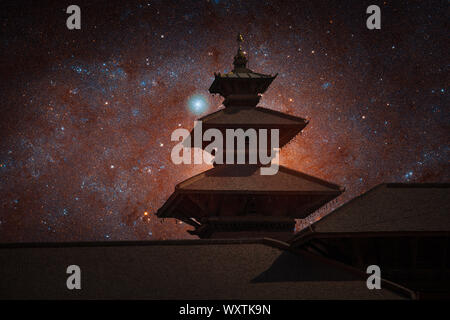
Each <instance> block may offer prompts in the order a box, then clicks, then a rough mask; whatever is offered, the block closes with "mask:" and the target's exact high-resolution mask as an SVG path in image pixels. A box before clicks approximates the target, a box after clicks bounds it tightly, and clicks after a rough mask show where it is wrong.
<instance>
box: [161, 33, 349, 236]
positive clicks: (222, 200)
mask: <svg viewBox="0 0 450 320" xmlns="http://www.w3.org/2000/svg"><path fill="white" fill-rule="evenodd" d="M242 41H243V39H242V36H241V35H239V36H238V42H239V47H238V50H237V54H236V56H235V57H234V61H233V65H234V68H233V70H232V71H231V72H229V73H225V74H220V73H218V74H214V76H215V78H214V81H213V83H212V84H211V87H210V88H209V92H210V93H212V94H220V95H221V96H222V97H223V98H224V99H225V100H224V101H223V105H224V106H225V108H223V109H221V110H219V111H217V112H214V113H211V114H209V115H206V116H204V117H202V118H200V119H199V120H201V121H202V134H203V132H205V131H206V130H208V129H210V128H214V129H218V130H220V131H221V132H222V133H223V135H224V136H226V135H225V134H224V133H225V131H226V129H235V130H236V129H242V130H244V131H246V130H248V129H254V130H256V132H258V133H259V132H260V129H267V131H269V132H270V131H271V130H273V129H278V130H279V131H278V132H279V147H280V148H281V147H283V146H284V145H286V144H287V143H288V142H289V141H290V140H291V139H293V138H294V137H295V136H296V135H297V134H298V133H300V132H301V130H303V128H305V126H306V125H307V124H308V121H307V120H305V119H303V118H300V117H295V116H292V115H288V114H284V113H281V112H278V111H274V110H270V109H267V108H262V107H258V106H257V105H258V103H259V101H260V99H261V96H262V94H263V93H264V92H266V90H267V89H268V88H269V86H270V84H271V83H272V81H273V80H274V79H275V78H276V76H277V75H267V74H261V73H256V72H254V71H252V70H250V69H249V68H247V63H248V59H247V56H246V54H245V52H244V51H243V50H242V47H241V44H240V43H241V42H242ZM258 138H259V137H258ZM258 141H259V139H258ZM269 143H270V139H269V140H268V144H269ZM223 145H224V146H226V145H227V144H226V143H224V144H223ZM233 145H234V144H233ZM202 147H203V149H205V144H204V143H203V145H202ZM250 147H251V146H250V145H249V144H248V143H247V144H246V145H245V150H244V152H245V155H246V160H247V159H249V155H250V154H251V153H252V152H257V153H258V152H259V145H257V147H256V150H250ZM234 148H235V149H234V150H233V151H234V152H235V153H234V154H235V155H236V154H237V153H238V152H239V151H240V152H242V150H236V148H237V146H234ZM267 150H269V151H273V150H270V148H269V149H267ZM227 151H228V152H230V150H226V147H225V150H223V151H222V152H223V154H226V153H227ZM269 165H270V164H269ZM263 166H267V164H263V163H261V162H259V161H258V162H257V163H256V164H249V163H247V162H246V163H245V164H219V163H215V164H214V167H213V168H212V169H210V170H207V171H205V172H202V173H200V174H198V175H196V176H194V177H191V178H189V179H187V180H185V181H183V182H181V183H179V184H178V185H177V186H175V192H174V193H173V194H172V195H171V196H170V197H169V199H168V200H167V201H166V202H165V203H164V205H163V206H162V207H161V208H160V209H159V210H158V211H157V216H158V217H159V218H176V219H179V220H181V221H183V222H185V223H187V224H189V225H191V226H193V227H194V230H192V231H189V232H190V233H191V234H194V235H197V236H198V237H200V238H216V239H217V238H261V237H271V238H275V239H280V240H286V239H289V238H290V237H292V236H293V234H294V229H295V219H303V218H305V217H307V216H308V215H310V214H311V213H313V212H314V211H316V210H317V209H318V208H320V207H322V206H323V205H324V204H326V203H327V202H329V201H331V200H332V199H334V198H335V197H337V196H338V195H340V194H341V193H342V192H343V190H344V189H343V188H341V187H339V186H338V185H335V184H333V183H330V182H327V181H324V180H321V179H319V178H316V177H313V176H310V175H307V174H305V173H302V172H299V171H295V170H292V169H288V168H286V167H283V166H279V167H278V171H277V173H276V174H273V175H263V174H261V172H260V170H261V168H262V167H263Z"/></svg>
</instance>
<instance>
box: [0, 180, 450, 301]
mask: <svg viewBox="0 0 450 320" xmlns="http://www.w3.org/2000/svg"><path fill="white" fill-rule="evenodd" d="M449 187H450V184H412V185H411V184H382V185H380V186H378V187H376V188H374V189H372V190H370V191H369V192H367V193H365V194H363V195H361V196H360V197H358V198H356V199H354V200H352V201H350V202H348V203H347V204H345V205H343V206H342V207H340V208H338V209H337V210H336V211H334V212H332V213H330V214H329V215H328V216H327V217H325V218H324V219H322V220H319V221H317V222H316V223H314V224H312V225H311V226H310V227H309V228H306V229H304V230H302V231H301V232H299V233H297V234H296V235H295V237H293V238H292V239H291V241H289V242H284V241H279V240H274V239H269V238H260V239H256V238H254V239H198V240H175V241H171V240H166V241H137V242H127V241H122V242H95V243H49V244H45V243H43V244H26V243H25V244H21V243H18V244H2V245H0V265H1V268H0V299H282V300H287V299H426V298H450V291H449V288H450V286H449V285H450V283H449V279H450V278H449V274H450V259H449V254H448V248H449V242H450V240H449V239H450V238H449V235H450V216H449V212H450V208H449V201H448V199H449V195H450V193H449V191H450V189H449ZM72 264H77V265H78V266H80V268H81V270H82V289H81V290H68V289H67V288H66V279H67V276H68V275H67V274H66V268H67V267H68V266H69V265H72ZM372 264H377V265H378V266H379V267H380V269H381V289H379V290H378V289H373V290H369V289H368V288H367V285H366V281H367V278H368V274H367V273H366V268H367V266H369V265H372Z"/></svg>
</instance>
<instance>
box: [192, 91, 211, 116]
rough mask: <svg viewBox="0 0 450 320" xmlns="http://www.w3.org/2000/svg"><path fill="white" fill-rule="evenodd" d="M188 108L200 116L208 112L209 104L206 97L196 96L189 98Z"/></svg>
mask: <svg viewBox="0 0 450 320" xmlns="http://www.w3.org/2000/svg"><path fill="white" fill-rule="evenodd" d="M188 107H189V110H190V111H191V112H192V113H193V114H195V115H199V114H202V113H203V112H205V111H206V110H208V107H209V103H208V100H207V99H206V98H205V97H204V96H202V95H201V94H196V95H193V96H192V97H190V98H189V100H188Z"/></svg>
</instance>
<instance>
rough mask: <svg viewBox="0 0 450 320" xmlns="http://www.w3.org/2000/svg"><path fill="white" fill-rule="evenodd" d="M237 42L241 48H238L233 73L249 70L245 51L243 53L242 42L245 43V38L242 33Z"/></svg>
mask: <svg viewBox="0 0 450 320" xmlns="http://www.w3.org/2000/svg"><path fill="white" fill-rule="evenodd" d="M237 42H238V44H239V47H238V51H237V54H236V56H235V57H234V61H233V65H234V69H233V72H235V71H239V70H242V69H246V68H247V62H248V60H247V57H246V56H245V53H244V51H242V42H244V37H243V36H242V34H241V33H239V34H238V36H237Z"/></svg>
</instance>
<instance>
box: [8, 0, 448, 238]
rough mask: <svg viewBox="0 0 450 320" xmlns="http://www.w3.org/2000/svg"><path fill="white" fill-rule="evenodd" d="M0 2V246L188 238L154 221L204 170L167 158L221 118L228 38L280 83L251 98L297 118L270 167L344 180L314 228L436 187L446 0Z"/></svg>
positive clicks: (442, 174) (444, 164)
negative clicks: (372, 15)
mask: <svg viewBox="0 0 450 320" xmlns="http://www.w3.org/2000/svg"><path fill="white" fill-rule="evenodd" d="M71 4H77V5H79V6H80V7H81V17H82V18H81V30H68V29H67V28H66V19H67V17H68V16H69V15H68V14H66V8H67V7H68V6H69V5H71ZM371 4H377V5H379V6H380V7H381V11H382V25H381V30H368V29H367V28H366V19H367V17H368V15H367V14H366V8H367V7H368V6H369V5H371ZM0 6H1V8H0V17H1V24H0V27H1V31H0V37H1V39H0V40H1V41H0V46H1V49H0V69H1V84H0V98H1V104H0V105H1V116H0V134H1V138H0V201H1V203H0V241H1V242H19V241H27V242H28V241H30V242H31V241H91V240H101V241H103V240H105V241H107V240H149V239H173V238H189V237H191V236H190V235H189V234H187V233H186V231H185V230H186V229H188V227H187V226H186V225H185V224H182V223H179V222H177V221H176V220H173V219H165V220H163V221H162V220H160V219H158V218H157V217H156V216H155V212H156V210H157V209H158V208H159V207H160V206H161V205H162V204H163V203H164V201H165V200H166V199H167V198H168V197H169V196H170V194H171V193H172V192H173V190H174V186H175V185H176V184H177V183H179V182H181V181H182V180H185V179H187V178H189V177H190V176H192V175H194V174H197V173H199V172H201V171H204V170H206V169H208V168H209V166H207V165H174V164H172V162H171V160H170V152H171V149H172V147H173V146H174V145H175V142H171V141H170V135H171V133H172V131H173V130H174V129H176V128H179V127H182V128H187V129H191V128H192V127H193V121H194V120H195V119H196V118H198V117H199V113H201V111H204V112H203V113H201V114H200V116H201V115H206V114H208V113H210V112H213V111H216V110H218V109H220V108H223V106H221V102H222V98H220V97H218V96H216V97H213V96H211V95H210V94H209V93H208V88H209V86H210V84H211V83H212V80H213V73H214V72H222V73H223V72H225V71H227V72H229V71H231V69H232V61H233V56H234V55H235V53H236V49H237V44H236V35H237V33H238V32H241V33H243V35H244V39H245V42H244V43H243V48H244V49H245V50H246V51H247V52H248V58H249V67H250V68H251V69H252V70H254V71H256V72H261V73H269V74H275V73H277V72H278V73H279V75H278V77H277V78H276V79H275V81H274V82H273V83H272V85H271V86H270V87H269V89H268V91H267V92H266V93H265V94H264V96H263V98H262V99H261V102H260V106H262V107H266V108H270V109H274V110H278V111H282V112H286V113H289V114H292V115H295V116H300V117H303V118H307V119H309V120H310V123H309V125H308V126H307V127H306V128H305V129H304V130H303V132H302V134H300V135H298V136H297V137H296V138H295V139H294V140H292V141H291V142H290V143H289V144H288V145H287V146H286V147H284V148H283V149H282V151H281V154H280V162H281V164H282V165H285V166H288V167H290V168H293V169H296V170H300V171H302V172H305V173H307V174H311V175H314V176H317V177H319V178H322V179H325V180H328V181H330V182H333V183H336V184H338V185H341V186H344V187H345V188H346V191H345V193H344V194H343V195H342V196H341V197H339V198H338V200H337V201H336V202H334V203H333V204H331V205H330V206H328V207H326V208H324V209H322V210H321V211H320V212H319V213H317V214H316V215H315V216H314V217H312V218H311V219H312V220H314V219H316V218H317V217H318V216H319V215H324V214H326V213H327V212H329V211H330V210H332V209H333V208H335V207H336V206H339V205H342V204H343V203H345V202H346V201H348V200H350V199H352V198H354V197H355V196H358V195H359V194H361V193H362V192H365V191H367V190H368V189H370V188H372V187H374V186H375V185H377V184H379V183H382V182H448V181H449V178H450V170H449V159H450V156H449V139H448V137H449V123H450V113H449V90H450V88H449V76H448V74H449V66H450V64H449V62H450V61H449V39H448V35H449V21H450V19H449V2H448V1H403V2H402V1H360V0H355V1H299V0H294V1H261V0H258V1H225V0H210V1H115V2H114V1H90V2H87V1H78V0H76V1H70V2H69V1H54V2H46V1H33V2H31V1H11V2H10V3H9V4H8V2H2V4H1V5H0ZM194 96H195V97H194ZM192 97H194V100H195V99H196V98H197V99H198V98H199V99H204V102H205V105H204V106H202V107H204V108H203V109H200V110H198V109H195V108H194V109H192V108H191V109H190V108H189V104H188V102H189V101H190V99H192ZM191 107H192V105H191ZM300 227H301V223H300V221H299V224H298V226H297V228H300Z"/></svg>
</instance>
